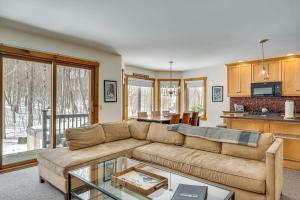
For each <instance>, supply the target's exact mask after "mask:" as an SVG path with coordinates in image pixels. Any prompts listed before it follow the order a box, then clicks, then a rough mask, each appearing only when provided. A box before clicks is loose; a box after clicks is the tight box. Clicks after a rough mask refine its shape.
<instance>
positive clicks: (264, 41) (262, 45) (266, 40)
mask: <svg viewBox="0 0 300 200" xmlns="http://www.w3.org/2000/svg"><path fill="white" fill-rule="evenodd" d="M268 41H269V39H263V40H261V41H259V43H260V44H261V52H262V60H261V64H262V71H261V74H262V75H263V76H264V78H265V79H268V78H269V72H268V69H267V67H266V66H265V49H264V43H266V42H268Z"/></svg>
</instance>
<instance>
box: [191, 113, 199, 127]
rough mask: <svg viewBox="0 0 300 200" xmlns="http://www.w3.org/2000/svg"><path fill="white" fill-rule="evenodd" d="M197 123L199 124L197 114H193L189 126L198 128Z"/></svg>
mask: <svg viewBox="0 0 300 200" xmlns="http://www.w3.org/2000/svg"><path fill="white" fill-rule="evenodd" d="M198 122H199V112H193V114H192V121H191V125H192V126H198V125H199V123H198Z"/></svg>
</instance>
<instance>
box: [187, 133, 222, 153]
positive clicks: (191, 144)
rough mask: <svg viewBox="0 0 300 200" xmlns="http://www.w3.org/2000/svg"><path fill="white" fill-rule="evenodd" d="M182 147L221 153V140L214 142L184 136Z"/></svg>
mask: <svg viewBox="0 0 300 200" xmlns="http://www.w3.org/2000/svg"><path fill="white" fill-rule="evenodd" d="M183 146H184V147H186V148H191V149H199V150H203V151H210V152H214V153H221V147H222V143H221V142H215V141H211V140H207V139H204V138H200V137H192V136H185V139H184V145H183Z"/></svg>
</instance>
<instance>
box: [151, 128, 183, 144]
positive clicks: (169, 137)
mask: <svg viewBox="0 0 300 200" xmlns="http://www.w3.org/2000/svg"><path fill="white" fill-rule="evenodd" d="M167 127H168V125H167V124H159V123H151V124H150V127H149V131H148V135H147V140H150V141H151V142H161V143H165V144H175V145H183V142H184V135H182V134H180V133H177V132H175V131H168V129H167Z"/></svg>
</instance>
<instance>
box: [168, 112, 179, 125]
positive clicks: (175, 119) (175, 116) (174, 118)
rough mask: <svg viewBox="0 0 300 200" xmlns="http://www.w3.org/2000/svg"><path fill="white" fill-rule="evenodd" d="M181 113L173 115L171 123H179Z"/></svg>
mask: <svg viewBox="0 0 300 200" xmlns="http://www.w3.org/2000/svg"><path fill="white" fill-rule="evenodd" d="M179 121H180V114H173V115H171V119H170V124H179Z"/></svg>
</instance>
